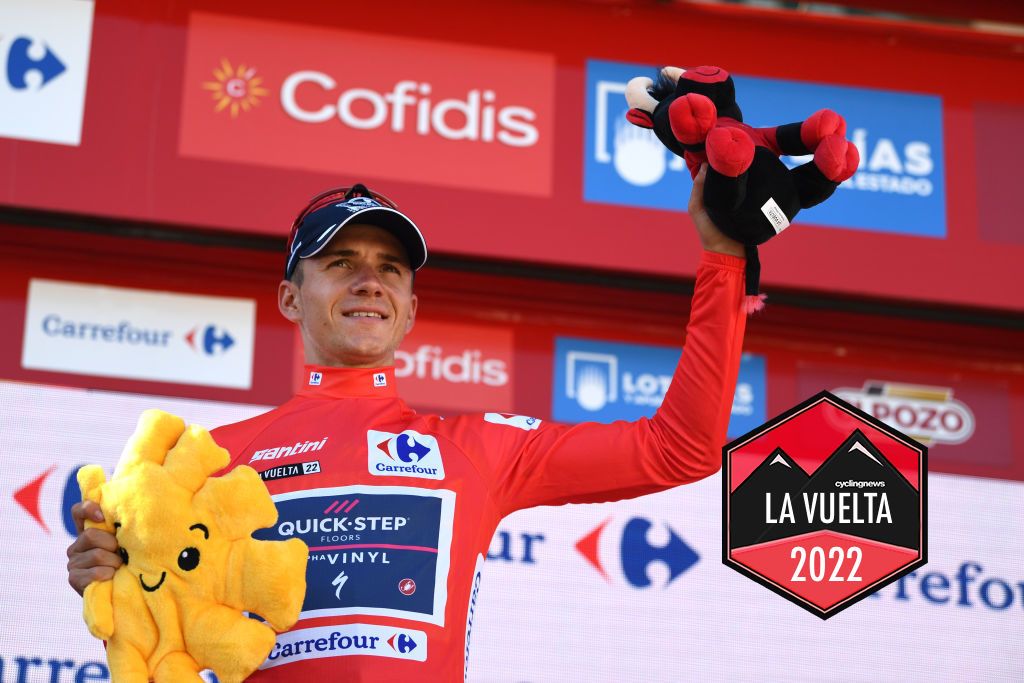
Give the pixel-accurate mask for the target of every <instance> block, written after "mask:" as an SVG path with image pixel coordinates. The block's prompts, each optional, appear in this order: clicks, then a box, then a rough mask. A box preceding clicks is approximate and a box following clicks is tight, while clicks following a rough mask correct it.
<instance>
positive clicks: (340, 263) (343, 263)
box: [331, 259, 350, 268]
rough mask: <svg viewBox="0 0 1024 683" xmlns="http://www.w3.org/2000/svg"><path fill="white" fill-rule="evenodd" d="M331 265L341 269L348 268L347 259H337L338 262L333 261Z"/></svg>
mask: <svg viewBox="0 0 1024 683" xmlns="http://www.w3.org/2000/svg"><path fill="white" fill-rule="evenodd" d="M331 265H334V266H341V267H342V268H348V267H349V265H350V264H349V262H348V259H339V260H337V261H335V262H334V263H332V264H331Z"/></svg>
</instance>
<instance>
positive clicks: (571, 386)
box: [552, 337, 765, 436]
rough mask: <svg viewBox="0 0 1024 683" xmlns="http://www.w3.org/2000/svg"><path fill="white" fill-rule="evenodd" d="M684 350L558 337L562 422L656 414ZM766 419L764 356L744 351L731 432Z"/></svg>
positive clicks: (556, 389)
mask: <svg viewBox="0 0 1024 683" xmlns="http://www.w3.org/2000/svg"><path fill="white" fill-rule="evenodd" d="M680 353H681V352H680V350H679V349H678V348H677V347H672V346H652V345H648V344H624V343H619V342H607V341H598V340H593V339H578V338H573V337H557V338H556V339H555V381H554V385H553V387H552V391H553V393H554V395H553V398H552V406H553V408H554V411H553V412H554V418H555V419H556V420H559V421H562V422H587V421H592V422H614V421H615V420H637V419H639V418H641V417H651V416H652V415H654V412H655V411H656V410H657V409H658V406H660V405H661V402H662V400H663V399H664V398H665V391H666V390H667V389H668V386H669V384H670V383H671V382H672V374H673V373H674V372H675V369H676V365H677V364H678V363H679V357H680ZM764 421H765V358H764V356H759V355H756V354H751V353H744V354H743V358H742V360H741V361H740V373H739V378H738V379H737V381H736V392H735V395H734V396H733V404H732V417H731V418H730V420H729V431H728V434H729V436H735V435H739V434H744V433H745V432H748V431H750V430H751V429H754V428H755V427H757V426H758V425H760V424H761V423H763V422H764Z"/></svg>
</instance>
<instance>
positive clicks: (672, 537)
mask: <svg viewBox="0 0 1024 683" xmlns="http://www.w3.org/2000/svg"><path fill="white" fill-rule="evenodd" d="M650 528H651V523H650V522H649V521H647V520H646V519H644V518H643V517H634V518H633V519H631V520H629V522H628V523H627V524H626V528H625V529H623V531H622V573H623V575H625V577H626V580H627V581H629V582H630V583H631V584H632V585H634V586H636V587H637V588H646V587H647V586H650V585H651V579H650V578H649V577H648V576H647V567H648V566H650V564H651V563H652V562H662V563H664V564H665V566H666V567H668V570H669V577H668V581H666V582H665V585H666V586H667V585H668V584H670V583H672V582H673V581H675V580H676V577H678V576H679V575H680V574H682V573H683V572H685V571H686V570H687V569H689V568H690V567H692V566H693V565H694V564H696V563H697V560H698V559H700V558H699V557H698V556H697V553H696V552H694V550H693V548H691V547H690V546H688V545H686V543H685V542H684V541H683V539H681V538H679V536H677V535H676V532H674V531H673V530H672V528H671V527H668V526H667V525H666V528H667V529H668V533H669V539H668V543H666V544H665V545H663V546H653V545H651V544H650V543H648V541H647V531H648V529H650Z"/></svg>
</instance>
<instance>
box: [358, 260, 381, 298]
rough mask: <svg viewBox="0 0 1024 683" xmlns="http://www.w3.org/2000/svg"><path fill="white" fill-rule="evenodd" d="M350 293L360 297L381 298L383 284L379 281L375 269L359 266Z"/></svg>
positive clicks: (368, 266)
mask: <svg viewBox="0 0 1024 683" xmlns="http://www.w3.org/2000/svg"><path fill="white" fill-rule="evenodd" d="M352 291H353V293H355V294H359V295H362V296H367V295H369V296H381V295H382V294H383V293H384V284H383V283H382V282H381V281H380V274H379V273H378V272H377V269H376V268H374V267H373V266H372V265H369V264H364V265H362V266H360V267H359V268H358V269H357V270H356V277H355V280H353V282H352Z"/></svg>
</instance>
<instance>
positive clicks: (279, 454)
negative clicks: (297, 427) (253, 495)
mask: <svg viewBox="0 0 1024 683" xmlns="http://www.w3.org/2000/svg"><path fill="white" fill-rule="evenodd" d="M325 443H327V437H326V436H325V437H324V438H322V439H320V440H319V441H296V442H295V444H294V445H292V446H275V447H274V448H264V449H261V450H258V451H256V452H255V453H253V454H252V457H251V458H249V462H256V461H257V460H275V459H277V458H287V457H288V456H289V455H298V454H299V453H310V452H313V451H319V450H320V449H321V448H323V447H324V444H325Z"/></svg>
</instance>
